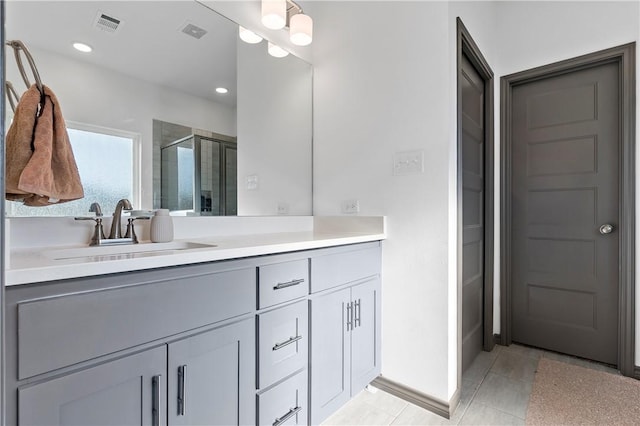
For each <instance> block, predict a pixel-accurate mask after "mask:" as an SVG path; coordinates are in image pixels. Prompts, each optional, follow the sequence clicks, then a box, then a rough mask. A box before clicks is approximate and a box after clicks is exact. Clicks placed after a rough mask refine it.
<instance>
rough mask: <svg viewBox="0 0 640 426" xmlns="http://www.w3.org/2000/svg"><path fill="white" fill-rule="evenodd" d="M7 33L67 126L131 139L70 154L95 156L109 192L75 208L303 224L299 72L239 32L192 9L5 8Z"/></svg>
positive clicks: (186, 5) (304, 106) (308, 135)
mask: <svg viewBox="0 0 640 426" xmlns="http://www.w3.org/2000/svg"><path fill="white" fill-rule="evenodd" d="M5 25H6V34H7V36H6V38H7V40H13V39H18V40H21V41H23V42H24V43H25V45H26V46H27V47H28V48H29V50H30V52H31V54H32V56H33V58H34V60H35V63H36V65H37V67H38V70H39V72H40V75H41V77H42V82H43V83H44V84H45V85H47V86H48V87H50V88H51V89H52V90H53V91H54V92H55V94H56V95H57V97H58V100H59V101H60V105H61V107H62V110H63V113H64V117H65V119H66V121H67V124H68V127H70V128H72V130H73V131H74V132H75V131H78V132H89V133H91V132H94V133H106V134H109V135H111V136H114V137H116V138H124V139H126V140H130V141H131V142H130V144H129V145H127V144H126V143H125V148H122V147H121V145H118V144H116V143H115V142H114V143H111V142H108V141H107V142H104V143H103V145H104V149H102V150H99V149H98V148H95V147H94V148H92V149H90V150H89V152H88V154H82V153H78V154H76V157H80V159H79V161H83V160H82V158H84V157H83V155H84V156H86V157H87V158H91V156H93V159H94V161H98V162H99V163H100V165H101V166H103V167H104V169H105V170H104V172H103V175H102V176H101V177H99V178H96V179H98V180H100V181H101V182H104V181H106V182H108V183H109V186H110V188H111V189H113V191H112V192H113V193H112V194H106V193H105V194H103V193H96V192H91V191H90V192H89V193H87V190H86V189H85V198H84V199H83V200H79V201H80V202H82V203H83V205H84V204H86V206H87V207H88V206H89V204H90V203H91V202H93V201H98V202H101V203H102V204H103V210H106V211H109V209H112V208H113V206H112V204H114V200H117V199H119V198H122V197H123V196H125V195H127V191H129V192H130V194H129V195H128V196H130V197H132V198H134V199H136V200H138V203H139V204H140V205H139V206H138V205H136V206H135V208H142V209H153V208H161V207H166V208H170V209H171V210H173V211H175V214H186V215H192V214H193V215H235V214H237V215H243V216H246V215H277V214H289V215H311V214H312V211H311V209H312V205H311V203H312V194H311V191H312V181H311V180H312V167H311V161H312V156H311V152H312V146H311V144H312V122H311V120H312V105H311V104H312V73H313V71H312V67H311V65H310V64H309V63H307V62H305V61H303V60H301V59H299V58H297V57H295V56H294V55H288V56H287V57H285V58H274V57H271V56H270V55H268V53H267V48H266V41H263V42H262V43H260V44H256V45H250V44H246V43H244V42H242V41H240V39H239V37H238V26H237V24H235V23H234V22H232V21H230V20H229V19H227V18H225V17H224V16H222V15H220V14H219V13H217V12H216V11H214V10H212V9H211V8H210V6H209V5H204V4H201V3H199V2H197V1H185V0H182V1H68V2H64V1H11V2H7V3H6V16H5ZM73 42H83V43H86V44H88V45H90V46H91V47H92V48H93V50H92V51H91V52H90V53H82V52H79V51H77V50H75V49H74V48H73V46H72V44H73ZM6 57H7V64H6V79H7V80H10V81H11V82H12V83H13V86H14V87H16V89H17V90H18V92H19V93H22V92H23V91H24V90H25V85H24V83H23V82H22V79H21V77H20V74H19V72H18V70H17V67H16V63H15V60H14V59H13V52H12V51H11V49H10V48H7V51H6ZM217 88H225V89H227V93H224V94H221V93H218V92H217V91H216V89H217ZM7 110H8V111H9V118H8V119H9V120H10V119H11V114H10V111H11V110H10V109H7ZM96 146H97V145H96ZM74 150H75V148H74ZM125 151H126V152H125ZM125 154H126V155H125ZM179 156H180V158H181V159H182V160H181V161H178V157H179ZM174 160H175V161H174ZM8 161H10V159H8ZM79 166H80V164H79ZM94 168H95V169H97V168H98V167H97V166H95V167H94ZM81 173H82V168H81ZM123 177H124V179H123ZM121 181H124V183H121ZM83 183H84V181H83ZM127 185H128V186H127ZM185 185H187V186H185ZM179 187H180V188H182V192H183V193H184V192H185V191H186V192H189V194H188V196H186V198H185V196H184V194H183V196H182V198H178V195H177V194H178V192H177V191H178V188H179ZM185 188H187V189H186V190H185ZM94 198H95V199H94ZM186 200H189V202H190V203H191V204H190V205H189V204H185V203H186V202H187V201H186ZM23 208H24V209H34V208H27V207H23ZM111 211H112V210H111ZM10 212H11V210H10ZM15 214H19V215H22V214H28V213H24V212H22V213H21V212H20V211H18V212H16V213H15ZM36 214H37V213H36Z"/></svg>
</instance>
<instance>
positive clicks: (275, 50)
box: [267, 42, 289, 58]
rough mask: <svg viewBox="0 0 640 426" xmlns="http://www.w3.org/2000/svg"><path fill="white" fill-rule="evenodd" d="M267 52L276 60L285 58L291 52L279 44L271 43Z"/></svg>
mask: <svg viewBox="0 0 640 426" xmlns="http://www.w3.org/2000/svg"><path fill="white" fill-rule="evenodd" d="M267 50H268V51H269V55H271V56H273V57H275V58H284V57H285V56H287V55H288V54H289V52H287V51H286V50H284V49H283V48H282V47H280V46H278V45H277V44H273V43H271V42H269V46H268V49H267Z"/></svg>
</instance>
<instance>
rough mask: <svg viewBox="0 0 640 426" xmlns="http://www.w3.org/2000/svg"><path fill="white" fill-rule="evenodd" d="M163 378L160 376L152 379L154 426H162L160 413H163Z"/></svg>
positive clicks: (152, 420)
mask: <svg viewBox="0 0 640 426" xmlns="http://www.w3.org/2000/svg"><path fill="white" fill-rule="evenodd" d="M161 378H162V375H160V374H158V375H157V376H153V377H152V378H151V398H152V399H151V424H152V425H153V426H160V413H161V410H162V409H161V406H160V404H161V399H160V397H161V393H160V391H161V387H162V384H161V381H160V380H161Z"/></svg>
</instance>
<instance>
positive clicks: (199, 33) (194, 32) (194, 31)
mask: <svg viewBox="0 0 640 426" xmlns="http://www.w3.org/2000/svg"><path fill="white" fill-rule="evenodd" d="M180 31H182V32H183V33H185V34H187V35H190V36H191V37H193V38H197V39H198V40H200V39H201V38H202V37H204V35H205V34H206V33H207V30H205V29H204V28H200V27H199V26H197V25H194V24H192V23H191V22H186V23H185V24H184V25H183V26H182V27H180Z"/></svg>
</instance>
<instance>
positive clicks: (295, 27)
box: [289, 13, 313, 46]
mask: <svg viewBox="0 0 640 426" xmlns="http://www.w3.org/2000/svg"><path fill="white" fill-rule="evenodd" d="M289 38H290V39H291V43H293V44H295V45H297V46H308V45H309V44H311V41H312V40H313V20H312V19H311V17H310V16H309V15H305V14H303V13H298V14H297V15H293V16H292V17H291V19H290V20H289Z"/></svg>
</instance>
